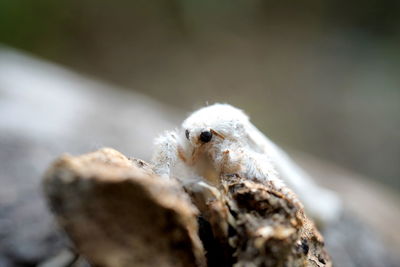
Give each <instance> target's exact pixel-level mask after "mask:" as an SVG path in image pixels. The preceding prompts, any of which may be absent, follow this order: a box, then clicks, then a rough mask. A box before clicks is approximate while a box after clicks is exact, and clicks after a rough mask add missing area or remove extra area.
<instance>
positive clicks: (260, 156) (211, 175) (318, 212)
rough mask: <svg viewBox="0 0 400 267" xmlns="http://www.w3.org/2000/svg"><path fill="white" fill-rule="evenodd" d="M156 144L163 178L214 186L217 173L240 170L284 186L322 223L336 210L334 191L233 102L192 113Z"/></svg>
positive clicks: (338, 207)
mask: <svg viewBox="0 0 400 267" xmlns="http://www.w3.org/2000/svg"><path fill="white" fill-rule="evenodd" d="M155 145H156V149H155V152H154V155H153V163H154V166H155V170H156V172H157V173H158V174H159V175H161V176H164V177H175V178H178V179H185V180H186V181H190V180H193V179H195V180H202V181H207V182H208V183H210V184H214V185H216V184H218V179H219V177H220V175H221V174H223V175H229V174H238V175H240V176H241V177H248V178H251V179H256V180H259V181H268V182H271V183H273V184H274V185H275V187H277V188H282V189H284V187H286V185H287V186H288V187H289V188H291V189H292V190H293V191H294V192H295V193H296V194H297V195H298V196H299V198H300V200H301V201H302V202H303V204H304V206H305V209H306V212H307V213H308V214H309V215H310V216H311V217H313V218H314V219H316V220H317V221H319V222H321V223H327V222H330V221H332V220H334V219H336V218H337V217H338V215H339V213H340V210H341V204H340V203H341V202H340V200H339V199H338V197H337V196H336V194H334V193H333V192H331V191H329V190H327V189H324V188H321V187H319V186H318V185H316V184H315V183H314V181H313V180H312V179H311V178H310V177H309V175H308V174H307V173H306V172H304V171H303V170H302V169H301V168H300V167H299V166H298V165H296V164H295V163H294V162H293V161H292V160H291V159H290V158H289V156H288V155H287V154H286V153H285V152H284V151H282V150H281V149H280V148H279V147H278V146H277V145H275V144H274V143H273V142H272V141H271V140H269V139H268V138H267V137H266V136H265V135H264V134H262V133H261V132H260V131H259V130H258V129H257V128H256V127H255V126H254V125H253V124H252V123H251V122H250V120H249V118H248V116H247V115H246V114H245V113H244V112H243V111H241V110H240V109H237V108H235V107H233V106H231V105H228V104H214V105H211V106H206V107H203V108H201V109H199V110H197V111H195V112H194V113H192V114H191V115H190V116H189V117H188V118H187V119H186V120H185V121H184V122H183V123H182V127H181V128H180V129H176V130H174V131H168V132H165V134H164V135H162V136H160V137H158V138H157V139H156V141H155ZM183 182H185V181H183Z"/></svg>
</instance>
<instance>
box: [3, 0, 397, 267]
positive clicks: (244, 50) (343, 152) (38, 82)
mask: <svg viewBox="0 0 400 267" xmlns="http://www.w3.org/2000/svg"><path fill="white" fill-rule="evenodd" d="M32 58H33V59H32ZM34 58H36V59H34ZM41 60H45V61H47V62H53V63H52V64H54V65H48V63H44V61H41ZM41 62H42V63H41ZM61 66H62V67H61ZM77 74H79V75H80V76H77ZM82 77H86V78H82ZM88 77H89V78H88ZM88 88H90V89H88ZM214 102H227V103H230V104H233V105H235V106H238V107H240V108H242V109H244V110H245V111H246V112H247V113H248V114H249V115H250V116H251V118H252V120H253V122H254V123H255V124H256V125H257V126H258V127H259V128H260V129H261V130H262V131H263V132H264V133H266V134H267V135H268V136H269V137H271V139H273V140H274V141H276V142H277V143H278V144H280V145H281V146H283V147H285V148H288V149H289V150H290V151H301V152H304V153H307V154H309V155H312V156H313V157H314V158H317V159H319V160H322V161H325V162H330V163H329V164H334V165H336V166H342V167H345V168H347V169H349V170H352V171H354V172H356V173H359V174H360V175H359V176H357V179H359V180H357V179H355V181H357V182H356V183H355V182H354V183H353V180H348V181H346V179H343V177H349V175H348V174H343V173H341V175H336V176H335V175H331V176H330V175H326V172H325V170H326V169H323V171H320V172H319V173H318V171H317V172H316V175H321V176H326V177H329V178H332V179H330V180H329V179H325V183H326V184H327V185H329V184H331V185H332V187H335V186H336V187H337V184H339V179H340V177H342V180H340V187H341V188H342V189H343V192H344V191H346V190H347V196H348V197H349V199H352V198H357V197H358V196H362V197H361V198H359V201H361V202H364V203H368V205H371V206H370V210H385V209H386V211H387V212H386V214H391V215H392V217H391V220H388V219H387V218H385V217H380V216H376V215H373V216H370V214H368V213H367V211H368V209H364V211H365V212H366V214H365V216H366V217H368V216H370V217H371V218H370V219H371V220H372V221H373V220H376V221H379V220H380V221H379V222H378V223H377V224H376V225H380V229H381V230H382V229H392V228H391V227H392V226H393V225H388V223H387V222H388V221H390V222H393V221H395V220H396V218H399V217H398V215H399V209H397V210H396V211H395V210H394V208H393V207H392V206H400V200H399V198H398V192H399V190H400V1H396V0H380V1H378V0H371V1H359V0H353V1H344V0H337V1H333V0H327V1H315V0H306V1H301V2H296V1H276V0H250V1H249V0H231V1H225V0H222V1H211V0H204V1H195V0H186V1H182V0H157V1H145V0H136V1H127V0H117V1H104V0H100V1H94V0H80V1H78V0H70V1H51V0H40V1H30V0H2V1H0V167H1V168H0V178H1V180H0V182H1V187H0V252H1V253H0V266H14V264H16V262H17V263H18V264H20V265H23V264H26V265H27V266H28V265H29V264H31V263H32V262H40V260H42V259H43V258H45V256H44V255H46V253H47V252H48V251H49V247H52V246H53V247H54V240H55V239H56V238H54V236H53V235H48V233H47V232H46V231H47V229H48V227H49V226H48V225H50V224H51V218H50V216H49V215H48V213H47V211H45V210H46V209H45V207H44V206H45V205H44V203H43V200H42V198H41V196H40V191H39V190H37V187H38V184H39V182H40V175H41V173H43V171H44V169H45V168H46V166H47V165H48V164H49V162H51V160H53V159H54V157H56V156H57V155H59V154H60V153H62V152H69V153H84V152H87V151H88V150H93V149H96V148H99V147H102V146H112V147H115V148H117V149H119V150H121V151H122V152H124V153H126V154H128V155H133V156H138V157H143V158H144V159H146V160H147V159H149V155H150V150H151V149H149V145H150V144H151V139H152V138H153V137H154V136H155V135H157V134H158V133H159V132H161V131H162V130H163V129H167V128H171V127H173V126H174V125H178V123H179V121H180V120H181V119H183V118H184V117H185V115H186V114H187V113H188V112H190V111H192V110H194V109H196V108H198V107H200V106H203V105H205V104H206V103H214ZM138 114H140V115H138ZM142 141H143V142H142ZM139 143H142V144H141V145H138V144H139ZM302 158H303V159H304V158H305V157H302ZM305 161H307V160H305ZM350 176H351V175H350ZM31 177H34V178H32V180H33V181H34V182H33V184H31V182H27V179H30V178H31ZM351 177H354V175H353V176H351ZM327 180H329V181H327ZM29 181H30V180H29ZM360 181H362V182H361V184H362V185H363V186H361V184H360ZM371 182H372V183H371ZM370 183H371V184H370ZM365 184H369V187H368V188H367V187H364V185H365ZM346 185H349V188H351V190H349V189H347V188H346ZM377 186H380V187H379V190H378V189H377V190H375V191H374V188H376V187H377ZM21 188H22V189H21ZM356 188H358V189H359V191H355V190H356ZM21 190H22V191H21ZM368 190H370V191H368ZM378 191H379V192H378ZM366 192H368V194H367V193H366ZM356 195H357V196H356ZM367 195H368V196H371V198H369V197H366V196H367ZM377 195H379V196H384V195H386V196H390V198H387V199H385V200H381V201H378V198H377V197H376V196H377ZM374 197H375V199H374ZM32 199H34V200H35V201H32ZM379 199H380V198H379ZM368 201H370V202H368ZM389 202H390V205H389ZM15 203H17V204H15ZM37 203H38V204H37ZM15 205H20V206H18V207H19V208H17V209H16V208H15ZM391 205H392V206H391ZM364 208H365V207H364ZM396 216H397V217H396ZM7 218H8V219H7ZM10 218H11V219H10ZM43 221H46V223H43ZM385 221H386V224H385ZM39 222H40V223H39ZM27 225H29V227H27ZM35 227H36V228H35ZM378 228H379V227H378ZM10 233H11V234H10ZM386 235H387V236H391V237H392V238H394V239H396V236H397V245H399V244H400V243H399V240H400V238H398V236H399V231H395V230H391V231H388V232H386ZM44 236H45V237H46V238H43V237H44ZM335 238H337V236H336V237H335ZM28 239H29V240H30V241H29V242H27V241H26V240H28ZM38 243H40V244H42V245H43V246H39V245H37V244H38ZM339 243H340V242H339ZM360 243H363V242H362V241H360ZM364 243H367V242H364ZM21 244H23V245H21ZM46 244H47V246H46ZM398 247H400V245H399V246H398ZM366 250H368V249H366ZM3 251H5V252H4V255H6V256H5V257H2V256H1V254H2V253H3ZM343 253H345V252H342V253H341V254H343ZM11 258H12V260H10V259H11ZM371 262H372V263H371V266H379V265H376V264H374V261H371ZM377 262H379V257H378V259H377ZM7 264H8V265H7ZM15 266H18V265H15ZM29 266H32V265H29ZM337 266H344V265H340V263H339V265H337ZM364 266H365V265H364ZM382 266H384V265H382Z"/></svg>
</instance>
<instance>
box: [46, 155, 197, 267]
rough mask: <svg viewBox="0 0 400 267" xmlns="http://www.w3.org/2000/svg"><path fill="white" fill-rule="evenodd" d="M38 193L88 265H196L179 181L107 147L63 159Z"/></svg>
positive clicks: (189, 211) (192, 225) (190, 210)
mask: <svg viewBox="0 0 400 267" xmlns="http://www.w3.org/2000/svg"><path fill="white" fill-rule="evenodd" d="M44 191H45V193H46V196H47V198H48V200H49V203H50V206H51V209H52V210H53V212H54V213H55V214H56V217H57V220H58V222H59V224H60V225H61V226H62V227H63V228H64V229H65V231H66V232H67V234H68V235H69V236H70V238H71V239H72V241H73V243H74V244H75V246H76V248H77V250H78V251H79V252H80V253H81V254H83V255H84V256H85V257H86V258H87V259H88V260H89V262H90V263H91V264H93V265H94V266H117V267H119V266H194V265H197V266H204V265H205V264H204V262H205V259H204V252H203V248H202V245H201V242H200V240H199V238H198V235H197V232H198V229H197V222H196V209H195V208H194V207H193V205H192V204H191V203H190V200H189V199H188V198H187V197H186V195H185V194H184V193H183V192H182V189H181V188H180V186H179V184H177V183H176V182H175V181H172V180H166V179H162V178H160V177H158V176H156V175H155V174H154V173H153V172H152V171H151V168H150V166H149V165H148V164H146V163H144V162H143V161H140V160H129V159H128V158H126V157H125V156H124V155H122V154H120V153H119V152H117V151H115V150H113V149H102V150H99V151H97V152H94V153H90V154H87V155H83V156H80V157H71V156H63V157H61V158H60V159H58V160H57V161H56V162H55V163H54V164H53V165H52V167H51V168H50V169H49V170H48V171H47V173H46V175H45V180H44Z"/></svg>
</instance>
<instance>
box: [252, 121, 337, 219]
mask: <svg viewBox="0 0 400 267" xmlns="http://www.w3.org/2000/svg"><path fill="white" fill-rule="evenodd" d="M246 128H247V129H246V133H247V136H246V138H247V142H248V144H249V146H250V147H251V148H252V149H253V150H254V151H256V152H259V153H264V154H266V155H268V157H269V158H270V160H271V162H272V163H273V164H274V166H275V168H276V170H277V172H278V174H279V176H280V178H281V179H282V180H283V181H284V182H285V183H286V184H287V185H288V186H289V188H291V189H292V190H293V191H294V192H295V193H296V194H297V195H298V196H299V198H300V200H301V201H302V202H303V204H304V206H305V208H306V211H307V212H308V213H309V214H310V215H311V217H313V218H314V219H316V220H317V221H320V222H322V223H327V222H329V221H333V220H335V219H336V218H337V217H338V216H339V214H340V212H341V201H340V199H339V198H338V196H337V195H336V194H335V193H334V192H332V191H330V190H328V189H325V188H322V187H320V186H318V185H317V184H316V183H315V182H314V181H313V180H312V178H311V177H310V175H309V174H308V173H307V172H305V171H304V170H303V169H302V168H301V167H300V166H298V165H297V164H296V163H295V162H294V161H293V160H292V159H291V158H290V157H289V155H288V154H287V153H286V152H284V151H283V150H282V149H281V148H280V147H279V146H277V145H276V144H275V143H274V142H272V141H271V140H270V139H269V138H268V137H266V136H265V135H264V134H263V133H262V132H260V130H258V129H257V128H256V127H255V126H254V125H253V124H251V123H249V124H248V125H246Z"/></svg>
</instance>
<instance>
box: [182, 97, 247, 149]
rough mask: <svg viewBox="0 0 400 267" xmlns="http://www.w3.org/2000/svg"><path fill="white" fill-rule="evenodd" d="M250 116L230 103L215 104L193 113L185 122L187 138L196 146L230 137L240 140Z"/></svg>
mask: <svg viewBox="0 0 400 267" xmlns="http://www.w3.org/2000/svg"><path fill="white" fill-rule="evenodd" d="M248 121H249V118H248V117H247V115H246V114H244V112H243V111H241V110H240V109H237V108H235V107H233V106H231V105H228V104H214V105H211V106H206V107H203V108H201V109H199V110H197V111H195V112H194V113H192V114H191V115H190V116H189V117H188V118H187V119H186V120H185V121H184V122H183V123H182V131H184V134H185V137H186V139H187V140H188V141H189V142H190V144H191V145H193V146H194V147H198V146H202V145H204V144H212V143H216V142H220V141H223V140H225V139H229V140H231V141H239V140H240V139H241V138H242V137H243V136H244V135H245V132H244V131H245V130H244V129H245V124H246V123H248Z"/></svg>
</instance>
